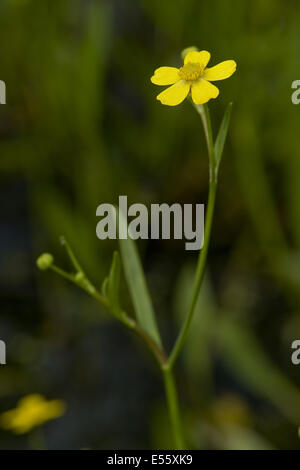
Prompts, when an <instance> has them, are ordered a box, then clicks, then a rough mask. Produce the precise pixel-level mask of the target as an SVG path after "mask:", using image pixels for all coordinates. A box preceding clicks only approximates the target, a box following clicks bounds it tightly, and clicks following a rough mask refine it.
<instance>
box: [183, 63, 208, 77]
mask: <svg viewBox="0 0 300 470" xmlns="http://www.w3.org/2000/svg"><path fill="white" fill-rule="evenodd" d="M203 72H204V67H203V65H201V64H200V63H199V62H188V63H187V64H185V65H184V66H183V67H181V68H180V69H179V75H180V78H182V79H183V80H185V81H187V82H194V81H196V80H198V79H199V78H200V77H202V75H203Z"/></svg>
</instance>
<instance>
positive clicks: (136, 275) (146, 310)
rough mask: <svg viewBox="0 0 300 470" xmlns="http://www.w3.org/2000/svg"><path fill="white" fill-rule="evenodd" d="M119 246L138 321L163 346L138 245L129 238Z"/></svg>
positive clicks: (121, 220)
mask: <svg viewBox="0 0 300 470" xmlns="http://www.w3.org/2000/svg"><path fill="white" fill-rule="evenodd" d="M117 214H118V215H119V214H120V219H119V222H120V227H121V228H122V230H124V231H126V230H127V231H128V228H127V227H126V222H125V219H124V217H123V216H122V214H121V213H120V212H119V211H117ZM119 245H120V252H121V256H122V261H123V267H124V272H125V277H126V280H127V284H128V287H129V291H130V294H131V298H132V302H133V305H134V309H135V313H136V318H137V321H138V323H139V325H140V327H141V328H143V329H144V330H145V331H146V332H147V333H148V335H149V336H151V338H152V339H153V340H154V341H155V342H156V343H157V344H158V345H159V346H161V339H160V334H159V331H158V327H157V323H156V319H155V313H154V310H153V306H152V302H151V298H150V295H149V291H148V288H147V283H146V279H145V275H144V271H143V268H142V264H141V261H140V257H139V253H138V250H137V247H136V244H135V242H134V241H133V240H131V239H130V238H129V236H128V238H127V239H125V240H121V239H119Z"/></svg>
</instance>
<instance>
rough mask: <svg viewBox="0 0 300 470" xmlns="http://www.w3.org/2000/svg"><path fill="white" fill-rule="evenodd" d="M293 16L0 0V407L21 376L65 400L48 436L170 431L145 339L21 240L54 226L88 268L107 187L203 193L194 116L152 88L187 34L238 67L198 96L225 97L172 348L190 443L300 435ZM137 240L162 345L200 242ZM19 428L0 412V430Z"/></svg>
mask: <svg viewBox="0 0 300 470" xmlns="http://www.w3.org/2000/svg"><path fill="white" fill-rule="evenodd" d="M299 29H300V8H299V4H298V2H297V1H296V0H253V1H252V2H246V1H240V0H239V1H238V0H226V2H225V1H224V0H165V1H161V0H131V1H124V0H107V1H105V0H103V1H101V0H99V1H98V0H94V1H93V0H72V1H71V0H60V1H53V0H40V1H38V2H37V1H33V0H2V1H1V5H0V44H1V48H0V50H1V52H0V58H1V61H0V79H1V80H4V81H5V82H6V85H7V105H6V106H0V172H1V174H0V178H1V186H0V198H1V230H0V242H1V245H0V293H1V315H0V339H2V340H4V341H5V342H6V344H7V365H6V366H0V412H2V411H5V410H7V409H10V408H13V407H14V406H15V404H16V402H17V401H18V399H19V398H20V397H22V396H24V395H26V394H28V393H33V392H39V393H42V394H44V395H45V396H46V397H47V398H61V399H63V400H65V401H66V403H67V406H68V410H67V413H66V414H65V415H64V417H62V418H60V419H59V420H56V421H53V422H50V423H48V424H46V425H45V426H44V433H45V441H46V446H47V448H49V449H65V448H68V449H79V448H83V447H84V448H95V449H101V448H106V449H114V448H119V449H126V448H133V449H135V448H136V449H140V448H144V449H146V448H153V447H154V448H155V447H156V448H168V447H169V448H170V447H172V440H171V431H170V427H169V421H168V416H167V411H166V407H165V402H164V391H163V387H162V383H161V378H160V376H159V372H157V370H156V368H155V367H154V364H153V362H152V359H151V358H150V357H149V355H148V353H147V352H145V351H144V348H143V345H141V344H140V343H139V341H138V340H136V339H135V338H134V337H132V336H131V335H130V334H129V333H128V332H127V331H125V330H124V329H123V328H122V327H120V326H119V325H117V324H116V322H115V321H112V320H111V318H110V317H109V316H108V314H107V313H106V312H104V311H101V309H100V308H99V306H98V305H97V304H96V303H95V302H94V301H93V300H91V299H89V298H88V297H87V296H86V295H85V293H82V292H80V291H79V290H78V289H77V288H76V287H75V286H72V285H71V284H68V283H67V282H66V281H64V280H63V279H60V278H58V277H57V276H55V275H54V274H53V273H49V272H46V273H41V272H39V271H38V270H37V269H36V266H35V260H36V258H37V256H38V255H39V254H40V253H41V252H43V251H50V252H52V253H53V254H54V256H55V260H56V262H57V264H59V265H61V266H64V267H66V268H68V267H69V265H68V260H67V258H66V256H65V253H64V252H63V249H62V247H61V246H60V244H59V236H60V235H61V234H64V235H65V236H66V237H67V239H68V240H69V242H70V243H71V245H72V246H73V248H74V251H75V252H76V254H77V256H78V258H79V260H80V261H81V263H82V265H83V266H84V268H85V270H86V272H87V273H88V274H89V276H90V278H91V279H92V280H93V281H94V282H95V284H96V285H100V284H101V282H102V280H103V278H104V276H105V275H106V273H107V271H108V269H109V265H110V261H111V257H112V251H113V249H114V248H116V245H115V244H114V243H113V242H108V241H107V242H106V241H105V242H101V241H99V240H97V238H96V234H95V228H96V223H97V219H96V216H95V212H96V207H97V206H98V205H99V204H101V203H102V202H110V203H116V202H117V201H118V196H119V195H123V194H125V195H128V200H129V204H132V203H134V202H141V203H144V204H146V205H148V206H149V205H150V204H151V203H155V202H159V203H161V202H167V203H169V204H171V203H173V202H180V203H182V204H183V203H205V202H206V198H207V191H208V164H207V152H206V147H205V140H204V136H203V131H202V128H201V122H200V120H199V116H198V115H197V113H196V112H195V111H194V109H193V108H192V107H191V106H190V104H189V103H188V102H185V103H184V104H183V105H181V106H178V107H175V108H169V107H163V106H162V105H161V104H160V103H159V102H158V101H156V99H155V98H156V95H157V94H158V93H159V91H161V88H159V87H156V86H154V85H152V84H151V82H150V76H151V75H152V73H153V71H154V69H155V68H157V67H159V66H162V65H168V66H180V64H181V59H180V52H181V50H182V49H183V48H185V47H188V46H193V45H195V46H197V47H198V48H200V49H206V50H209V51H211V53H212V60H211V65H215V64H216V63H218V62H220V61H222V60H225V59H231V58H232V59H235V60H236V61H237V63H238V71H237V73H236V74H235V75H234V76H233V77H232V78H231V79H230V80H228V81H225V82H222V83H220V89H221V93H220V96H219V98H218V99H217V100H216V101H213V102H211V104H210V109H211V114H212V120H213V126H214V129H215V131H216V129H217V128H218V126H219V123H220V120H221V119H222V115H223V112H224V110H225V107H226V105H227V104H228V102H229V101H233V102H234V110H233V117H232V123H231V127H230V131H229V138H228V142H227V144H226V149H225V153H224V158H223V162H222V168H221V174H220V185H219V190H218V197H217V207H216V214H215V219H214V226H213V236H212V245H211V250H210V254H209V259H208V269H207V276H206V280H205V285H204V288H203V290H202V293H201V298H200V301H199V304H198V307H197V315H196V317H195V320H194V324H193V328H192V332H191V334H190V337H189V341H188V345H187V346H186V348H185V352H184V354H183V355H182V356H181V360H180V362H179V364H178V367H177V381H178V387H179V393H180V398H181V403H182V414H183V419H184V423H185V429H186V434H187V437H188V443H189V447H190V448H200V449H239V448H247V449H248V448H249V449H261V448H262V449H271V448H277V449H297V448H298V449H300V441H299V439H298V436H297V429H298V425H299V424H300V389H299V386H300V375H299V371H300V369H299V368H297V367H296V366H293V365H292V363H291V343H292V341H293V340H295V339H298V338H299V336H300V317H299V314H300V311H299V306H300V302H299V300H300V253H299V248H300V218H299V204H300V176H299V175H300V159H299V151H300V144H299V122H300V107H297V106H294V105H292V103H291V94H292V90H291V83H292V81H294V80H297V79H299V78H300V60H299V48H300V35H299ZM139 249H140V253H141V256H142V259H143V264H144V267H145V271H146V275H147V279H148V282H149V286H150V290H151V293H152V296H153V300H154V304H155V307H156V312H157V316H158V322H159V325H160V327H161V329H162V332H163V337H164V342H165V345H166V348H167V349H168V350H169V349H170V347H171V346H172V344H173V341H174V339H175V337H176V332H177V331H178V327H179V325H180V324H181V321H182V317H183V314H184V312H185V308H186V304H187V301H188V298H189V293H190V285H191V279H192V275H193V269H194V266H195V263H196V255H197V254H196V253H193V252H186V251H185V250H184V242H183V241H182V242H181V241H152V242H151V241H149V242H147V243H146V242H143V243H141V244H139ZM123 289H124V293H123V299H124V304H125V305H126V304H127V306H128V309H129V310H130V309H131V306H130V302H129V295H128V292H127V290H126V285H125V281H123ZM299 367H300V366H299ZM27 447H28V441H27V436H18V437H17V436H14V435H13V434H10V433H8V432H5V431H0V448H1V449H22V448H27Z"/></svg>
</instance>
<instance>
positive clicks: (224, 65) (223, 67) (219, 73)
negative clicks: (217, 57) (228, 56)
mask: <svg viewBox="0 0 300 470" xmlns="http://www.w3.org/2000/svg"><path fill="white" fill-rule="evenodd" d="M235 71H236V62H235V61H234V60H225V61H224V62H221V63H220V64H218V65H215V66H214V67H211V68H209V69H206V70H205V71H204V77H203V78H205V80H211V81H212V82H214V81H217V80H225V78H229V77H231V75H232V74H234V72H235Z"/></svg>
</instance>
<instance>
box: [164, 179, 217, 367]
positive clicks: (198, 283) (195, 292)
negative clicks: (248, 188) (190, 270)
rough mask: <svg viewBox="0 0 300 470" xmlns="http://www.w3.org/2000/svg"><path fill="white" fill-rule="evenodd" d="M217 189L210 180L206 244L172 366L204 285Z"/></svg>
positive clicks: (205, 234) (174, 350)
mask: <svg viewBox="0 0 300 470" xmlns="http://www.w3.org/2000/svg"><path fill="white" fill-rule="evenodd" d="M216 189H217V183H216V181H210V185H209V196H208V204H207V212H206V218H205V231H204V245H203V248H202V250H201V251H200V254H199V258H198V264H197V270H196V277H195V282H194V288H193V293H192V299H191V304H190V308H189V311H188V314H187V316H186V318H185V321H184V323H183V326H182V329H181V331H180V333H179V336H178V338H177V340H176V342H175V345H174V347H173V350H172V352H171V355H170V358H169V365H170V367H173V366H174V363H175V361H176V359H177V357H178V355H179V353H180V351H181V349H182V347H183V345H184V343H185V340H186V337H187V335H188V332H189V328H190V325H191V321H192V319H193V315H194V311H195V307H196V303H197V300H198V295H199V292H200V288H201V285H202V281H203V277H204V271H205V265H206V259H207V253H208V248H209V241H210V234H211V227H212V221H213V214H214V208H215V200H216Z"/></svg>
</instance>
